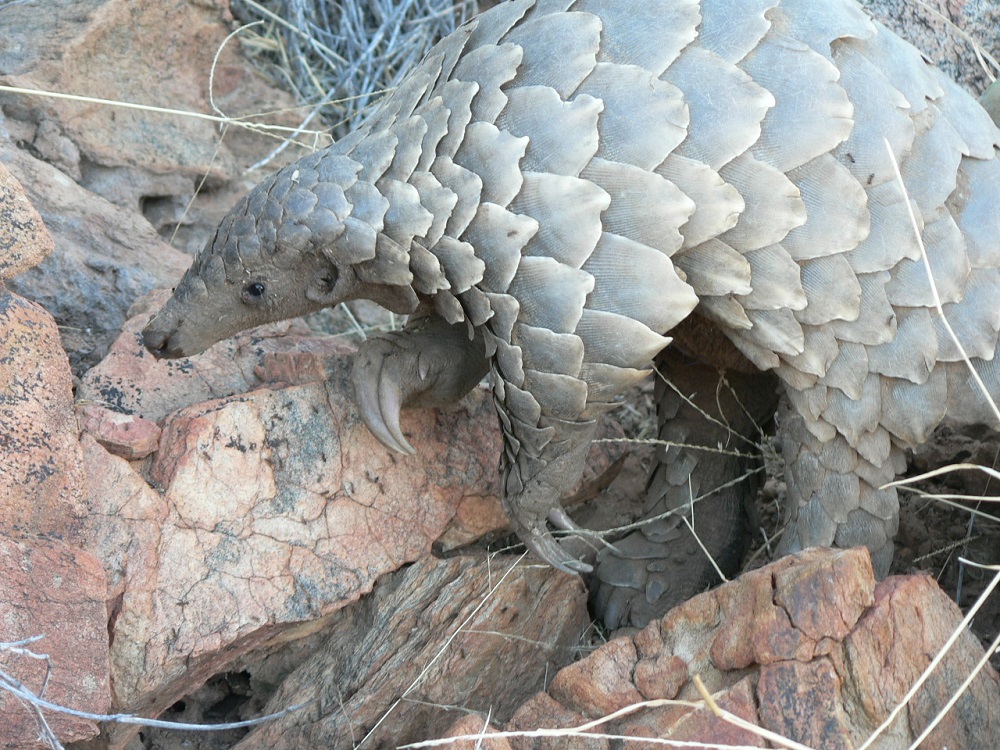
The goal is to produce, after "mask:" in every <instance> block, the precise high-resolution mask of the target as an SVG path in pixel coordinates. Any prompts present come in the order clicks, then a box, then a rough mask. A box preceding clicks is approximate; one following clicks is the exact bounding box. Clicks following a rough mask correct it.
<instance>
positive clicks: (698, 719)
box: [498, 549, 1000, 750]
mask: <svg viewBox="0 0 1000 750" xmlns="http://www.w3.org/2000/svg"><path fill="white" fill-rule="evenodd" d="M961 619H962V615H961V612H960V611H959V610H958V608H957V607H956V606H955V604H954V603H953V602H951V600H950V599H948V597H947V596H946V595H945V594H944V593H943V592H942V591H941V590H940V588H938V586H937V584H936V583H935V582H934V580H933V579H931V578H930V577H928V576H925V575H912V576H900V577H892V578H889V579H886V580H885V581H882V582H881V583H878V584H877V585H876V583H875V580H874V577H873V576H872V569H871V561H870V560H869V557H868V553H867V552H866V551H865V550H864V549H851V550H818V549H813V550H806V551H804V552H801V553H798V554H796V555H792V556H789V557H785V558H782V559H781V560H778V561H777V562H774V563H772V564H770V565H768V566H766V567H764V568H761V569H759V570H755V571H751V572H749V573H746V574H744V575H743V576H741V577H740V578H739V579H737V580H735V581H732V582H730V583H726V584H723V585H722V586H720V587H719V588H718V589H715V590H714V591H709V592H707V593H705V594H701V595H699V596H697V597H695V598H693V599H691V600H690V601H688V602H686V603H685V604H683V605H681V606H679V607H677V608H675V609H674V610H672V611H671V612H669V613H668V614H667V615H666V616H665V617H664V618H662V619H661V620H658V621H654V622H652V623H650V625H649V626H648V627H647V628H646V629H644V630H642V631H640V632H639V633H637V634H636V635H634V636H632V637H623V638H619V639H616V640H614V641H611V642H610V643H607V644H605V645H604V646H602V647H601V648H599V649H598V650H597V651H595V652H593V653H592V654H590V655H589V656H587V657H586V658H585V659H583V660H581V661H579V662H576V663H575V664H572V665H570V666H568V667H566V668H565V669H563V671H562V672H560V673H559V674H558V675H556V676H555V678H554V679H553V680H552V683H551V686H550V687H549V689H548V692H547V693H545V694H541V695H536V696H534V697H533V698H532V699H531V700H529V701H528V702H527V703H526V704H524V706H522V708H521V709H520V710H519V711H518V712H516V713H515V715H514V718H513V719H512V720H511V721H510V722H509V723H508V724H507V725H506V727H505V728H506V729H507V730H508V731H528V730H530V729H537V728H539V727H546V728H550V727H573V726H579V725H580V724H581V723H583V720H584V719H595V718H600V717H602V716H606V715H607V714H609V713H611V712H612V711H614V710H617V709H621V708H623V707H625V706H628V705H634V704H635V703H638V702H640V701H641V700H649V699H657V698H673V697H676V698H678V699H683V700H698V699H699V697H700V696H699V694H698V692H697V690H696V688H695V686H694V684H693V679H692V678H693V677H694V676H695V675H698V676H700V678H701V679H702V680H703V681H704V683H705V685H706V686H707V688H708V690H709V691H711V692H712V693H713V694H714V699H715V701H716V702H717V703H718V705H719V706H720V707H721V708H723V709H725V710H727V711H729V712H731V713H733V714H736V715H738V716H740V717H742V718H743V719H745V720H747V721H750V722H751V723H754V724H757V725H758V726H761V727H764V728H766V729H768V730H770V731H773V732H778V733H781V734H783V735H784V736H786V737H788V738H789V739H792V740H794V741H796V742H799V743H803V744H805V745H807V746H809V747H817V748H820V747H822V748H841V747H842V748H853V747H857V746H858V745H860V744H861V743H862V742H864V741H865V740H866V739H867V737H868V735H869V734H870V733H871V732H872V731H874V729H875V728H876V727H877V726H878V725H879V724H881V723H882V721H883V720H885V719H886V718H887V717H888V715H889V712H890V711H892V710H893V709H894V708H895V707H896V704H897V703H898V702H899V701H900V700H901V699H902V697H903V696H904V695H905V693H906V692H907V691H908V690H909V689H910V687H911V686H912V685H913V684H914V682H915V681H916V679H917V677H918V676H919V675H920V674H921V672H922V671H923V670H924V669H925V668H926V667H927V665H928V664H929V663H930V661H931V659H932V658H933V657H934V656H935V655H936V654H937V652H938V651H939V650H940V648H941V647H942V645H943V644H944V643H945V641H946V640H947V639H948V638H949V637H950V636H951V634H952V631H953V630H954V629H955V628H956V627H957V626H958V624H959V622H960V621H961ZM982 653H983V651H982V648H981V646H980V645H979V644H978V643H977V641H976V639H975V638H974V637H973V636H972V635H971V634H970V633H969V632H968V631H965V632H963V633H962V634H961V636H960V637H959V639H958V642H957V643H956V644H955V645H954V646H953V647H952V649H951V651H950V652H949V654H948V656H947V657H946V658H945V660H944V661H943V662H942V664H941V665H940V666H939V668H938V670H937V671H935V672H934V673H933V674H932V676H931V678H930V680H928V682H927V683H926V684H925V685H924V686H923V687H922V688H921V689H920V690H919V691H918V692H917V694H916V696H915V698H914V700H913V701H912V702H911V703H910V705H909V706H908V708H906V709H904V711H903V713H902V716H900V717H899V718H898V719H897V720H896V722H895V723H894V724H893V725H892V726H891V727H890V728H889V729H888V730H887V731H888V734H887V738H891V739H888V740H887V741H889V742H890V743H894V744H891V746H893V747H895V746H897V745H898V746H902V747H905V746H907V745H909V744H910V743H912V742H913V741H914V739H915V738H916V736H917V735H918V734H919V733H920V732H921V731H923V729H924V727H926V726H927V725H928V724H929V722H930V721H931V719H932V718H933V717H934V716H935V715H936V713H937V712H938V711H939V710H941V709H942V708H943V707H944V705H945V703H946V702H947V701H948V700H949V698H950V697H951V695H952V693H953V692H954V691H955V689H956V688H957V687H958V685H959V684H960V683H961V682H962V681H963V680H964V679H965V677H966V675H968V674H970V673H971V671H972V668H973V666H974V665H975V663H976V661H977V660H978V659H979V658H980V657H981V656H982ZM678 687H679V689H678ZM998 705H1000V677H998V676H997V673H996V672H995V671H994V670H993V669H992V668H991V667H989V666H986V668H985V669H984V670H983V672H982V673H980V675H979V676H978V677H977V678H976V679H975V680H974V681H973V682H972V685H971V686H970V688H969V690H968V691H967V692H966V693H965V694H964V695H963V696H962V697H961V698H960V699H959V700H958V703H957V704H956V706H955V707H954V708H953V709H952V711H951V712H950V713H949V715H948V716H947V718H946V719H945V721H944V722H942V723H941V724H940V725H939V726H938V727H937V728H936V729H935V730H934V732H933V733H931V735H930V736H929V737H928V739H927V741H926V744H927V746H928V747H961V748H983V750H986V748H994V747H997V744H998V742H1000V717H998V715H997V712H996V706H998ZM498 726H500V725H499V724H498ZM601 726H602V730H601V731H604V732H606V733H608V734H612V735H619V736H621V735H624V736H631V737H656V738H660V739H670V740H675V741H687V742H713V743H722V744H725V743H730V744H736V745H748V746H764V740H762V739H761V738H760V737H759V736H757V735H754V734H752V733H750V732H749V731H748V730H745V729H741V728H738V727H736V726H734V725H732V724H730V723H727V722H725V721H724V720H723V719H721V718H719V717H716V716H714V715H713V714H711V713H710V712H708V711H707V710H705V709H694V708H688V707H685V706H683V705H667V706H657V707H647V708H643V709H640V710H637V711H635V712H632V713H628V714H626V715H624V716H622V717H620V718H617V719H615V720H614V721H610V722H607V723H605V724H602V725H601ZM509 741H510V745H511V747H512V748H514V749H515V750H519V748H521V747H525V748H527V747H546V748H548V747H577V746H578V745H558V744H551V745H550V744H542V743H540V744H530V743H528V742H527V740H526V738H518V737H512V738H511V739H510V740H509ZM546 742H548V740H546ZM553 742H555V741H553ZM519 743H525V744H519ZM630 746H631V745H630ZM637 746H642V745H641V743H637ZM594 747H602V746H601V745H594Z"/></svg>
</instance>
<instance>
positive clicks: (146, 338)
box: [142, 321, 185, 359]
mask: <svg viewBox="0 0 1000 750" xmlns="http://www.w3.org/2000/svg"><path fill="white" fill-rule="evenodd" d="M154 323H155V321H154ZM142 345H143V346H144V347H146V348H147V349H148V350H149V351H150V353H151V354H152V355H153V356H154V357H156V358H157V359H176V358H177V357H183V356H185V353H184V351H183V350H182V349H181V347H180V344H179V343H178V341H177V335H176V331H162V330H157V328H156V327H155V326H154V324H153V323H150V324H149V325H148V326H146V328H145V329H144V330H143V332H142Z"/></svg>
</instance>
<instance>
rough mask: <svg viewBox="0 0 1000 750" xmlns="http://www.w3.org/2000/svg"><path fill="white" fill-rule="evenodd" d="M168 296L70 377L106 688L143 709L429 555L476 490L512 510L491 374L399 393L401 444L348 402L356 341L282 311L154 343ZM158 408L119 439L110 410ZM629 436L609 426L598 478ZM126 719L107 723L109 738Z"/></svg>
mask: <svg viewBox="0 0 1000 750" xmlns="http://www.w3.org/2000/svg"><path fill="white" fill-rule="evenodd" d="M163 296H164V295H162V294H159V293H157V294H154V295H151V296H150V298H149V299H148V300H146V301H145V302H144V303H143V304H140V305H137V306H136V307H137V310H136V313H137V314H136V317H135V318H133V319H132V320H130V321H129V322H128V323H127V324H126V325H125V327H124V330H123V332H122V334H121V336H120V337H119V338H118V339H117V340H116V341H115V343H114V345H113V346H112V348H111V351H110V352H109V354H108V356H107V357H106V358H105V360H104V361H103V362H101V363H100V365H98V366H97V367H95V368H93V369H92V370H91V371H89V372H88V373H86V374H85V376H84V377H83V379H82V381H81V384H80V386H79V388H78V395H79V401H80V402H81V403H82V404H83V406H82V407H81V415H82V417H83V424H84V426H85V429H86V431H87V434H86V435H85V436H84V438H83V439H82V441H81V444H82V446H83V451H84V456H85V459H86V466H87V472H88V477H89V482H90V486H91V492H90V496H89V507H90V513H89V515H88V517H87V521H86V524H85V528H84V535H85V538H86V539H87V540H88V541H87V545H88V547H89V548H91V549H95V550H101V554H102V557H103V558H104V560H105V565H106V566H107V569H108V577H109V582H110V602H111V603H110V608H111V612H112V633H113V642H112V649H111V662H112V675H113V685H114V690H115V705H116V708H117V709H119V710H125V711H130V712H140V713H144V714H146V715H156V714H157V713H159V712H161V711H162V710H164V709H165V708H167V707H168V706H170V705H171V704H173V703H174V702H176V701H177V700H178V699H180V698H181V697H183V696H184V695H186V694H189V693H191V692H192V691H193V690H195V689H196V688H197V687H198V686H199V685H201V684H202V683H203V682H205V680H206V679H208V678H209V677H211V676H212V675H215V674H219V673H220V672H225V671H227V670H230V669H231V668H232V665H233V664H234V663H235V662H236V661H237V660H241V659H242V660H252V659H253V658H254V655H255V654H258V653H259V652H260V651H261V649H263V648H265V646H266V645H267V644H269V643H272V642H274V641H275V640H283V639H288V640H294V639H299V638H301V637H303V634H304V633H306V632H308V633H312V632H314V631H315V630H316V629H317V628H319V627H320V626H321V625H322V623H323V622H324V619H325V618H328V617H329V616H330V615H331V614H332V613H334V612H336V611H338V610H340V609H342V608H345V607H350V605H352V604H353V603H355V602H357V600H358V599H359V598H360V597H362V596H363V595H365V594H366V593H368V592H369V591H371V589H372V587H373V586H374V585H375V582H376V580H378V579H379V577H380V576H384V575H386V574H389V573H391V572H392V571H394V570H397V569H398V568H399V567H400V566H403V565H406V564H408V563H410V562H413V561H414V560H418V559H421V558H425V557H426V556H427V555H428V553H429V551H430V549H431V546H432V544H434V543H435V541H436V540H437V539H438V538H439V537H440V536H441V534H442V532H443V531H444V530H445V528H447V527H448V526H449V525H450V524H451V523H452V520H453V518H454V516H455V514H456V512H457V509H458V508H459V507H462V506H463V505H464V504H467V503H468V502H469V498H470V496H471V497H473V498H475V500H476V501H477V502H478V503H479V504H480V507H482V508H484V509H486V512H487V515H488V516H489V517H490V518H492V519H494V523H493V525H487V526H484V527H483V530H484V531H497V530H498V529H501V528H504V527H505V526H506V520H505V519H504V518H503V515H502V513H501V512H500V510H499V500H498V496H497V491H498V476H497V471H496V455H497V452H498V451H499V430H498V427H497V424H496V415H495V412H494V409H493V405H492V397H491V395H490V394H489V393H488V391H486V390H485V389H475V390H474V391H473V392H472V393H471V394H470V395H469V396H468V397H467V398H466V399H465V400H464V401H463V403H462V404H461V405H459V406H458V407H456V408H453V409H448V410H440V411H434V410H424V411H414V412H407V413H405V414H404V417H403V429H404V431H405V432H406V434H407V435H408V436H409V439H410V440H411V442H412V443H413V445H415V446H417V449H418V454H417V455H416V456H414V457H401V456H398V455H396V454H394V453H391V452H389V451H388V450H387V449H385V448H384V447H383V446H381V444H379V443H378V442H377V441H376V440H375V439H374V438H373V437H372V436H371V435H370V433H369V432H368V430H367V428H366V427H365V426H364V425H363V423H362V422H361V421H360V419H359V417H358V416H357V410H356V408H355V406H354V401H353V388H352V385H351V381H350V369H351V358H350V354H351V353H352V351H353V349H352V348H351V347H346V346H345V345H344V344H343V343H341V341H340V340H339V339H338V338H336V337H332V336H324V335H315V334H307V333H306V332H305V329H303V328H302V327H301V324H298V323H294V324H287V323H286V324H282V325H279V326H271V327H266V328H264V329H258V330H257V331H252V332H249V333H247V334H245V335H243V336H241V337H238V338H237V339H235V340H233V341H228V342H222V343H220V344H219V345H217V346H215V347H213V348H212V349H210V350H209V351H207V352H205V353H203V354H201V355H198V356H196V357H191V358H190V359H186V360H177V361H172V360H157V359H155V358H153V357H152V356H150V355H149V354H148V352H146V350H145V349H144V348H143V347H142V345H141V341H140V339H139V335H138V332H139V331H140V330H141V328H142V327H143V325H144V324H145V321H146V320H147V319H148V317H149V315H150V308H152V307H155V305H156V302H157V300H158V299H160V298H161V297H163ZM279 332H280V333H283V334H284V335H281V336H278V335H276V334H277V333H279ZM220 396H221V397H220ZM139 415H142V416H139ZM151 419H160V420H162V432H161V433H160V436H159V442H158V450H157V451H156V452H155V453H153V454H152V455H151V456H150V457H149V458H147V459H145V460H144V461H142V462H141V463H140V462H134V463H133V464H131V465H130V464H129V463H128V462H126V461H124V460H121V459H120V458H117V457H115V456H112V455H110V454H109V452H108V450H106V448H110V449H111V450H113V451H116V452H121V451H118V450H117V448H116V447H115V446H116V444H117V445H126V446H130V445H131V441H132V438H131V437H130V436H129V435H128V434H125V435H124V436H123V437H120V438H118V437H115V436H114V434H113V433H114V430H120V431H122V432H126V433H127V430H126V428H124V427H123V425H130V426H134V425H151V424H153V423H152V422H151ZM150 433H152V430H151V429H150ZM97 441H101V443H103V447H102V444H99V443H98V442H97ZM140 452H141V451H134V450H133V451H132V453H130V454H129V456H128V457H135V456H137V455H138V454H139V453H140ZM619 453H620V447H618V446H615V447H613V448H610V449H609V448H608V446H606V445H602V446H599V448H598V450H597V451H596V452H595V453H594V454H593V455H592V462H593V464H594V468H593V476H592V477H591V479H590V481H591V484H595V483H599V482H600V481H601V479H600V476H599V475H600V472H601V471H602V470H606V469H607V468H608V467H609V466H612V465H613V460H614V459H615V458H616V457H617V455H618V454H619ZM154 488H156V489H154ZM522 698H523V696H522ZM443 726H444V725H442V728H443ZM116 732H117V733H116ZM132 733H133V732H132V730H130V729H121V730H113V731H112V734H111V738H110V739H109V740H108V742H109V743H110V744H109V745H108V746H109V747H121V746H122V745H123V744H125V743H126V742H127V741H128V738H129V737H130V736H131V734H132Z"/></svg>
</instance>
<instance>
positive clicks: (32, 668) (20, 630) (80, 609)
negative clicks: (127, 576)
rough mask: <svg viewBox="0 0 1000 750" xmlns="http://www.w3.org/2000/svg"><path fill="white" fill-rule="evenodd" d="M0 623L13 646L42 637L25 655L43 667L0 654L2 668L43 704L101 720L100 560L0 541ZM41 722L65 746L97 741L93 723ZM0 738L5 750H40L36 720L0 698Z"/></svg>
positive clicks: (53, 716) (104, 698)
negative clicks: (98, 715)
mask: <svg viewBox="0 0 1000 750" xmlns="http://www.w3.org/2000/svg"><path fill="white" fill-rule="evenodd" d="M0 581H2V582H3V585H0V623H3V626H2V632H3V638H2V640H3V641H5V642H7V643H11V642H15V641H20V640H21V639H25V638H31V637H33V636H38V635H43V636H45V637H44V638H42V639H41V640H39V641H36V642H34V643H30V644H27V645H25V646H24V647H23V648H25V649H27V650H29V651H31V652H33V653H35V654H47V655H48V656H49V657H50V664H51V671H49V672H48V675H47V677H48V682H47V684H46V671H47V669H48V665H47V663H46V662H45V661H41V660H38V659H33V658H31V657H29V656H27V655H24V654H18V653H16V652H15V651H13V650H10V649H8V648H0V669H2V670H3V671H4V672H6V673H7V674H9V675H11V676H12V677H14V678H15V679H17V680H18V681H19V682H20V683H21V684H22V685H24V686H25V687H26V688H27V689H28V690H30V691H31V692H33V693H35V694H38V693H39V692H40V690H41V687H42V685H43V684H45V685H46V687H45V692H44V695H43V696H42V697H44V699H45V700H47V701H50V702H53V703H57V704H59V705H63V706H68V707H70V708H74V709H76V710H78V711H87V712H93V713H102V712H105V711H107V709H108V706H109V704H110V701H111V691H110V686H109V684H108V642H107V637H106V633H107V631H106V629H105V606H104V605H105V593H106V586H105V579H104V570H103V569H102V567H101V563H100V561H98V560H97V559H96V558H94V557H93V556H92V555H90V554H88V553H86V552H83V551H82V550H78V549H73V548H71V547H68V546H66V545H65V544H63V543H61V542H57V541H52V540H43V539H38V538H34V539H22V540H15V539H12V538H10V537H7V536H2V535H0ZM45 716H46V720H47V721H48V723H49V725H50V726H51V727H52V729H53V731H54V732H55V734H56V736H57V737H58V738H59V739H60V741H62V742H73V741H76V740H82V739H87V738H90V737H93V736H95V735H96V734H97V731H98V729H97V725H96V724H94V722H92V721H87V720H85V719H79V718H76V717H70V716H67V715H65V714H58V713H54V712H50V711H46V712H45ZM0 726H2V730H0V736H2V744H3V747H5V748H17V749H21V748H23V749H24V750H29V749H31V750H34V748H38V747H39V743H38V741H37V737H38V731H39V730H38V727H37V725H36V723H35V717H34V715H33V714H32V713H31V712H29V711H28V709H26V708H25V707H24V706H23V705H22V704H21V703H19V702H18V701H17V700H16V699H15V698H14V697H13V696H11V695H10V694H8V693H6V692H4V691H0Z"/></svg>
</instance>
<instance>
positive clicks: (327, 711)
mask: <svg viewBox="0 0 1000 750" xmlns="http://www.w3.org/2000/svg"><path fill="white" fill-rule="evenodd" d="M512 565H513V568H511V566H512ZM501 581H502V582H501ZM588 627H589V617H588V615H587V609H586V594H585V592H584V589H583V586H582V584H581V582H580V579H579V578H578V577H576V576H569V575H565V574H563V573H559V572H557V571H554V570H552V569H549V568H546V567H544V566H539V565H524V564H520V563H512V562H510V561H509V559H508V560H506V561H505V560H504V559H503V558H492V559H484V558H474V557H468V556H466V557H458V558H453V559H450V560H435V559H433V558H424V559H422V560H420V561H419V562H417V563H415V564H414V565H412V566H411V567H409V568H407V569H406V570H403V571H400V572H398V573H395V574H393V575H392V576H391V577H389V578H388V579H386V580H384V581H382V582H380V583H379V586H378V587H377V588H376V590H375V591H374V592H373V593H372V594H371V595H370V596H368V597H366V598H365V600H364V601H362V602H360V603H359V604H358V605H357V606H355V607H352V608H351V609H350V610H348V611H344V612H343V613H340V614H338V615H337V616H335V618H334V619H333V621H331V623H330V625H329V627H328V631H327V632H328V635H327V636H326V637H325V639H324V643H323V645H322V647H321V648H320V649H319V650H318V651H317V653H316V655H315V656H314V657H313V658H311V659H309V660H307V661H306V662H305V663H304V664H302V665H301V666H300V667H299V668H298V669H296V670H295V671H294V672H293V673H292V674H291V675H289V677H288V678H287V679H286V680H285V681H284V683H283V684H282V686H281V687H280V689H279V690H278V692H277V693H276V694H275V695H274V697H273V698H271V700H270V702H269V704H268V710H275V709H276V708H281V707H285V706H288V705H292V704H295V703H299V702H302V701H310V700H317V701H318V703H316V704H314V705H313V706H311V707H310V708H309V709H307V710H305V711H302V712H301V713H300V714H293V715H291V716H288V717H285V718H282V719H279V720H277V721H275V722H271V723H269V724H266V725H262V726H260V727H258V728H256V729H254V730H253V731H252V732H251V733H250V734H249V735H248V736H247V737H246V739H244V740H243V741H242V742H240V743H239V745H237V749H238V750H255V749H256V748H267V749H268V750H292V749H295V750H297V749H298V748H302V747H323V748H328V749H329V750H336V749H337V748H344V749H345V750H347V749H349V748H353V747H355V746H356V745H358V744H366V745H368V746H370V747H396V746H398V745H401V744H404V743H406V742H413V741H419V740H425V739H430V738H433V737H435V736H439V735H440V734H441V733H443V732H445V731H451V733H452V734H455V731H454V728H453V727H452V729H451V730H449V726H450V725H451V724H452V723H453V722H454V720H455V714H454V711H453V710H452V709H451V707H453V706H461V707H462V709H463V710H467V711H478V712H481V713H482V715H483V716H485V715H487V713H488V715H489V716H490V717H492V718H491V720H492V721H506V720H507V719H509V718H510V715H511V713H512V712H513V710H514V708H515V707H516V706H518V705H519V704H520V703H522V702H523V701H524V700H525V699H526V698H527V697H528V696H530V695H532V694H533V693H535V692H536V691H537V690H539V689H540V688H541V687H542V686H543V685H544V683H545V679H546V675H547V674H551V670H552V668H553V667H557V666H562V665H564V664H566V663H568V662H569V661H570V660H571V659H572V658H573V654H574V653H575V651H576V648H577V646H578V643H579V639H580V636H581V635H582V634H583V633H584V632H585V631H586V630H587V628H588ZM469 718H470V719H471V720H472V721H471V722H470V723H471V724H472V725H473V727H468V728H471V729H472V731H473V732H479V731H481V730H482V728H483V726H484V724H485V721H484V719H482V718H481V717H480V716H472V717H469ZM362 738H365V739H364V740H363V739H362ZM493 746H494V747H498V748H502V747H504V745H503V744H495V745H493Z"/></svg>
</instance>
